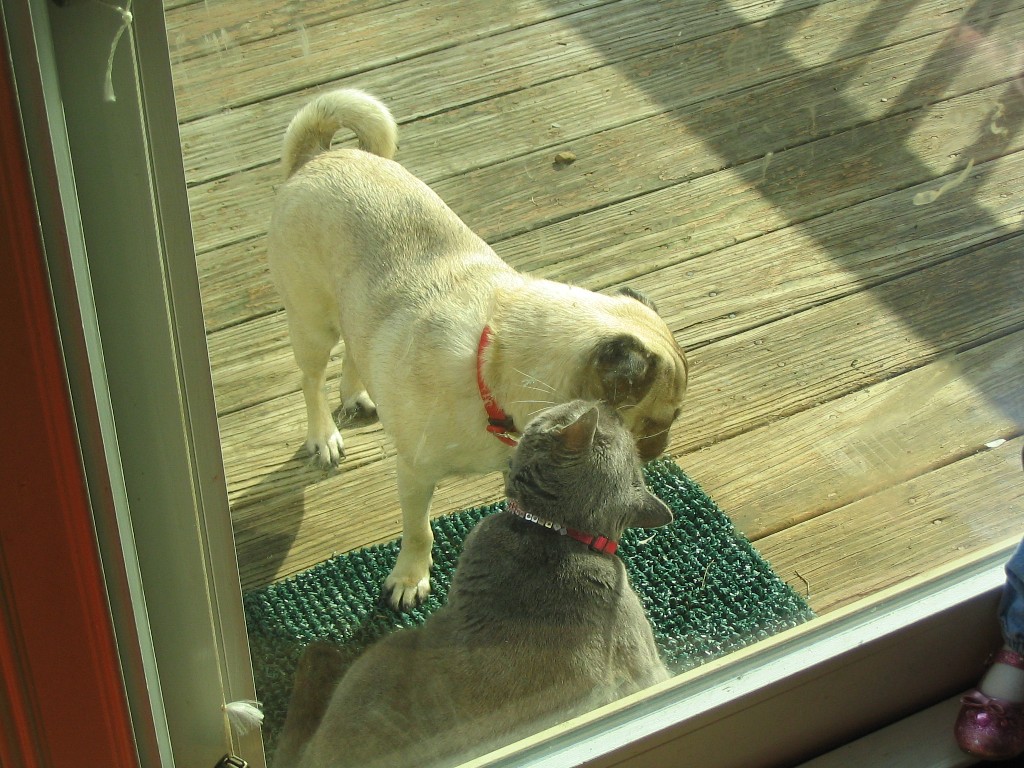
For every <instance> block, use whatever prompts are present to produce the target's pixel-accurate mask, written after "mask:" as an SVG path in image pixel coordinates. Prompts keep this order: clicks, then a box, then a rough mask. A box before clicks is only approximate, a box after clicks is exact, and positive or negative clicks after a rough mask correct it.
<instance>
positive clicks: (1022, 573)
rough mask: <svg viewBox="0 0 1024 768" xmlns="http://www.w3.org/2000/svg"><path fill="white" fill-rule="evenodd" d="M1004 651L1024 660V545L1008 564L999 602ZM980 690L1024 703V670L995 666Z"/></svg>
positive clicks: (1002, 665) (984, 679)
mask: <svg viewBox="0 0 1024 768" xmlns="http://www.w3.org/2000/svg"><path fill="white" fill-rule="evenodd" d="M999 623H1000V625H1001V626H1002V629H1003V649H1004V650H1008V651H1013V652H1014V653H1016V654H1018V655H1020V656H1024V541H1022V542H1021V543H1020V544H1019V545H1018V546H1017V550H1016V551H1015V552H1014V553H1013V557H1011V558H1010V561H1009V562H1008V563H1007V564H1006V585H1005V586H1004V587H1003V596H1002V598H1001V600H1000V602H999ZM978 689H979V690H980V691H981V692H982V693H984V694H986V695H988V696H992V697H994V698H997V699H1003V700H1004V701H1024V670H1022V669H1018V668H1017V667H1013V666H1010V665H1009V664H1003V663H1000V662H999V661H998V660H997V661H996V663H995V664H993V665H992V666H991V667H990V668H989V670H988V672H986V673H985V676H984V677H983V678H982V679H981V682H980V683H978Z"/></svg>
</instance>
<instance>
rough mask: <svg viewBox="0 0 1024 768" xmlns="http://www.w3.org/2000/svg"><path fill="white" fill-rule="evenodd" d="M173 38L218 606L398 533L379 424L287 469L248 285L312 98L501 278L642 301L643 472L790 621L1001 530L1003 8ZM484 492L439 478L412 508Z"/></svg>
mask: <svg viewBox="0 0 1024 768" xmlns="http://www.w3.org/2000/svg"><path fill="white" fill-rule="evenodd" d="M167 25H168V37H169V40H170V44H171V53H172V59H173V64H174V73H175V82H176V90H177V98H178V109H179V118H180V122H181V138H182V146H183V150H184V158H185V164H186V173H187V177H188V180H189V186H190V199H191V205H192V216H193V226H194V231H195V238H196V247H197V252H198V258H199V268H200V273H201V281H202V289H203V293H204V306H205V312H206V323H207V328H208V333H209V347H210V358H211V365H212V369H213V375H214V382H215V388H216V394H217V404H218V410H219V413H220V429H221V436H222V441H223V448H224V460H225V470H226V473H227V480H228V485H229V491H230V500H231V506H232V514H233V519H234V524H235V531H236V536H237V546H238V552H239V559H240V564H241V573H242V579H243V584H244V586H245V587H247V588H248V587H254V586H258V585H262V584H265V583H267V582H269V581H272V580H274V579H278V578H281V577H284V576H287V575H289V574H292V573H295V572H296V571H298V570H301V569H303V568H305V567H308V566H310V565H312V564H313V563H315V562H318V561H320V560H323V559H325V558H326V557H329V556H330V555H331V554H332V553H334V552H337V551H343V550H346V549H349V548H352V547H356V546H359V545H364V544H369V543H373V542H378V541H382V540H387V539H390V538H393V537H394V536H396V535H397V534H398V532H399V528H400V526H399V518H398V503H397V498H396V492H395V488H394V480H393V462H394V451H393V448H392V446H391V444H390V443H389V441H388V439H387V438H386V437H385V436H384V435H383V433H382V432H381V431H380V429H379V427H378V426H377V425H376V424H361V425H348V427H347V428H346V429H345V430H343V434H344V437H345V444H346V448H347V451H348V457H347V458H346V459H345V461H344V462H343V464H342V466H341V469H340V470H339V471H336V472H323V471H321V470H320V469H318V468H316V467H315V466H313V465H311V464H310V463H309V461H308V460H307V457H306V456H305V455H304V453H302V452H301V444H302V441H303V439H304V433H305V428H304V423H303V421H304V409H303V406H302V400H301V395H300V393H299V377H298V373H297V370H296V368H295V365H294V363H293V361H292V358H291V352H290V349H289V347H288V343H287V333H286V328H285V317H284V314H283V312H282V310H281V306H280V302H279V300H278V298H277V295H276V294H275V291H274V290H273V288H272V286H271V285H270V283H269V280H268V276H267V268H266V260H265V238H264V235H265V231H266V227H267V222H268V219H269V214H270V208H271V203H272V200H273V196H274V190H275V187H276V185H277V184H278V183H279V177H278V169H277V166H276V162H277V160H278V154H279V148H280V142H281V137H282V135H283V131H284V128H285V126H286V125H287V123H288V121H289V119H290V118H291V116H292V115H293V114H294V113H295V112H296V110H297V109H298V108H299V107H300V106H301V105H303V104H304V103H306V102H307V101H308V100H309V99H310V98H311V97H312V96H313V95H314V94H316V93H318V92H321V91H322V90H325V89H328V88H334V87H339V86H357V87H361V88H364V89H366V90H368V91H370V92H372V93H374V94H375V95H377V96H379V97H380V98H381V99H383V100H384V101H385V102H386V103H387V104H388V105H389V106H390V107H391V109H392V111H393V112H394V114H395V116H396V117H397V118H398V120H399V122H400V124H401V136H400V143H401V151H400V154H399V158H398V159H399V160H401V162H403V163H404V164H405V165H406V166H407V167H408V168H409V169H410V170H411V171H413V172H414V173H416V174H417V175H419V176H420V177H421V178H423V179H424V180H425V181H427V182H428V183H429V184H431V185H432V186H433V187H434V189H436V190H437V191H438V193H439V194H440V195H441V196H442V197H443V198H444V199H445V200H446V201H447V202H448V203H449V204H450V205H451V206H452V208H453V209H454V210H455V211H456V212H457V213H458V214H459V215H460V216H462V218H463V219H464V220H465V221H466V222H467V223H468V224H469V225H470V226H471V227H473V228H474V229H475V230H476V231H477V232H478V233H479V234H480V235H481V236H482V237H484V238H485V239H486V240H487V241H488V242H490V243H491V244H492V245H493V246H494V247H495V249H496V250H497V251H498V253H499V254H500V255H502V256H503V257H504V258H505V259H506V260H507V261H509V262H510V263H511V264H512V265H514V266H515V267H517V268H519V269H522V270H525V271H528V272H531V273H533V274H536V275H540V276H544V277H550V278H555V279H561V280H565V281H569V282H575V283H578V284H580V285H584V286H586V287H589V288H593V289H597V290H602V289H608V288H611V287H614V286H617V285H620V284H624V283H628V284H630V285H632V286H634V287H636V288H639V289H641V290H643V291H645V292H647V293H648V294H649V295H651V296H652V298H654V300H655V301H656V302H657V303H658V305H659V307H660V308H661V310H662V313H663V315H664V316H665V318H666V320H667V322H668V323H669V326H670V327H671V328H672V330H673V332H674V333H675V335H676V338H677V339H678V341H679V342H680V344H681V345H682V346H683V347H684V348H685V349H686V350H687V352H688V354H689V356H690V360H691V372H692V379H691V388H690V394H689V396H688V401H687V405H686V409H685V411H684V414H683V416H682V417H681V419H680V421H679V422H678V424H677V426H676V427H675V429H674V432H673V438H672V442H671V444H670V448H669V451H670V453H671V454H672V455H673V456H674V457H675V458H676V459H677V460H678V462H679V464H680V465H681V466H682V467H683V468H684V469H685V470H686V471H687V472H688V473H690V475H691V476H693V477H694V478H695V479H696V480H697V481H698V482H700V483H701V485H702V486H703V487H704V488H705V489H706V490H707V491H708V493H710V494H711V496H712V497H713V498H715V499H716V500H717V501H718V503H719V504H720V505H721V507H722V508H723V509H724V510H725V511H726V512H727V513H728V514H729V515H730V516H731V517H732V518H733V519H734V520H735V522H736V523H737V525H738V526H739V528H740V529H741V530H742V531H743V532H744V533H745V534H746V535H747V536H748V537H749V538H750V539H751V540H753V541H754V542H755V544H756V546H757V547H758V549H759V550H760V551H761V552H762V553H763V554H764V555H765V556H766V557H767V558H768V559H769V560H770V561H771V563H772V564H773V565H774V567H775V569H776V571H777V572H778V573H779V574H780V576H781V577H782V578H784V579H786V580H788V581H789V582H790V583H792V584H793V585H794V586H796V587H798V588H799V589H800V590H801V591H804V592H806V594H807V595H808V597H809V602H810V603H811V605H812V606H813V608H814V609H815V610H817V611H819V612H822V613H824V612H827V611H829V610H832V609H834V608H836V607H838V606H842V605H845V604H847V603H850V602H851V601H853V600H856V599H858V598H861V597H864V596H866V595H870V594H871V593H873V592H875V591H877V590H879V589H882V588H884V587H887V586H890V585H892V584H896V583H898V582H900V581H902V580H904V579H907V578H909V577H912V576H915V575H918V574H922V573H925V572H927V571H929V570H930V569H933V568H936V567H939V566H942V565H945V564H948V563H950V562H952V561H953V560H956V559H958V558H961V557H965V556H968V555H970V553H971V552H972V551H974V550H977V549H979V548H981V547H984V546H986V545H988V544H991V543H994V542H996V541H1000V540H1006V539H1011V538H1017V537H1019V536H1020V535H1021V533H1022V532H1024V474H1022V471H1021V458H1020V456H1021V448H1022V444H1024V437H1022V433H1024V257H1022V254H1021V248H1022V246H1024V233H1022V229H1021V228H1022V224H1024V197H1022V190H1024V135H1022V133H1021V123H1022V119H1024V80H1022V79H1021V72H1022V69H1024V44H1022V43H1021V42H1020V41H1022V40H1024V0H978V1H977V2H973V3H968V4H966V5H965V4H964V3H963V2H959V1H954V0H875V1H874V2H868V1H866V0H774V1H765V0H700V1H699V2H665V1H664V0H617V1H614V2H609V0H514V1H512V2H507V3H500V4H496V3H493V2H491V1H490V0H465V1H464V2H460V3H431V2H423V0H398V1H395V0H352V1H350V2H342V3H339V2H336V0H304V2H302V3H282V2H280V0H249V2H244V3H242V2H229V1H228V0H206V1H205V2H196V3H188V2H180V1H179V2H173V1H171V0H169V1H168V3H167ZM562 150H571V151H572V152H573V153H575V155H576V157H577V160H576V161H575V162H574V163H573V164H571V165H568V166H565V167H560V166H558V165H556V164H554V163H553V162H552V161H553V157H554V155H555V153H557V152H559V151H562ZM936 192H941V194H940V195H938V197H936V196H935V193H936ZM340 359H341V358H340V350H339V355H338V357H337V359H336V360H335V368H334V373H335V374H336V373H337V372H338V367H339V366H338V365H337V364H338V363H340ZM332 394H333V397H334V399H335V401H337V399H338V394H337V389H336V388H334V389H333V393H332ZM998 441H1005V442H1002V443H999V442H998ZM499 495H500V483H499V481H498V478H497V477H496V476H490V477H482V478H476V479H471V480H458V481H456V480H452V481H449V482H446V483H445V484H444V485H443V486H442V487H441V488H439V490H438V493H437V496H436V497H435V504H434V511H435V513H444V512H446V511H451V510H453V509H455V508H459V507H463V506H469V505H476V504H480V503H485V502H489V501H491V500H494V499H496V498H498V497H499Z"/></svg>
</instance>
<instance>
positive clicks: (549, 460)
mask: <svg viewBox="0 0 1024 768" xmlns="http://www.w3.org/2000/svg"><path fill="white" fill-rule="evenodd" d="M505 490H506V493H507V495H508V499H509V502H508V509H507V511H505V512H502V513H498V514H494V515H491V516H489V517H486V518H484V519H483V520H482V521H481V522H480V523H479V524H478V525H477V526H476V527H475V528H474V529H473V531H472V532H471V533H470V534H469V536H468V537H467V538H466V543H465V548H464V550H463V552H462V555H461V556H460V558H459V562H458V567H457V568H456V572H455V576H454V579H453V581H452V585H451V589H450V591H449V595H448V602H447V604H446V605H445V606H444V607H443V608H441V609H440V610H438V611H437V612H436V613H434V614H433V615H432V616H431V617H430V618H429V619H428V620H427V621H426V622H425V624H424V625H423V626H422V627H419V628H416V629H409V630H402V631H399V632H396V633H395V634H393V635H390V636H388V637H387V638H385V639H383V640H381V641H380V642H378V643H377V644H375V645H374V646H371V647H370V648H369V649H368V650H367V651H366V652H365V653H364V654H363V655H362V656H361V657H360V658H358V659H357V660H356V661H355V662H354V663H353V664H352V666H351V667H350V668H349V670H348V672H347V673H345V674H344V676H343V677H342V678H341V680H340V682H338V684H337V688H336V689H335V690H334V692H333V695H332V696H330V698H329V701H328V698H327V697H328V693H329V686H331V685H333V683H334V680H335V679H336V677H337V676H338V675H339V674H340V672H339V671H338V670H337V666H338V665H337V654H338V652H337V651H336V650H334V649H332V648H329V647H327V646H315V647H311V648H309V649H307V652H306V654H305V656H304V658H303V659H302V660H301V661H300V665H299V670H298V672H297V674H296V688H295V693H293V697H292V704H291V706H290V708H289V714H288V720H287V722H286V724H285V727H284V729H283V731H282V736H281V743H280V745H279V748H278V752H277V755H276V759H275V766H276V767H277V768H292V767H293V766H299V767H301V768H327V767H328V766H330V767H331V768H337V767H340V766H359V767H360V768H368V767H371V766H387V767H388V768H398V767H399V766H406V765H409V766H412V765H415V766H427V765H431V766H432V765H454V764H457V763H459V762H462V761H465V760H468V759H470V758H472V757H474V756H477V755H481V754H484V753H485V752H488V751H490V750H492V749H496V748H498V747H500V746H502V745H505V744H509V743H511V742H513V741H515V740H517V739H520V738H522V737H524V736H527V735H529V734H531V733H534V732H536V731H538V730H540V729H543V728H545V727H547V726H549V725H553V724H555V723H557V722H561V721H563V720H565V719H567V718H570V717H573V716H574V715H577V714H580V713H582V712H585V711H587V710H590V709H593V708H594V707H597V706H600V705H602V704H606V703H608V702H610V701H613V700H614V699H617V698H619V697H620V696H623V695H625V694H628V693H632V692H633V691H637V690H640V689H641V688H644V687H646V686H649V685H651V684H653V683H656V682H659V681H661V680H664V679H666V678H667V677H668V672H667V670H666V668H665V666H664V664H663V663H662V661H661V659H660V658H659V655H658V649H657V647H656V645H655V642H654V635H653V633H652V632H651V626H650V624H649V622H648V620H647V617H646V616H645V614H644V611H643V608H642V606H641V604H640V600H639V598H638V597H637V595H636V593H635V592H634V591H633V589H632V588H631V587H630V585H629V581H628V579H627V577H626V569H625V567H624V566H623V564H622V561H621V560H619V558H618V557H616V556H615V554H614V551H615V548H616V546H617V545H616V541H617V539H618V538H619V536H620V535H621V534H622V532H623V531H624V530H625V529H626V528H628V527H630V526H641V527H644V528H651V527H656V526H661V525H665V524H667V523H669V522H670V521H671V520H672V513H671V511H669V508H668V507H667V506H666V505H665V504H664V503H663V502H662V501H661V500H660V499H658V498H657V497H655V496H654V495H652V494H651V493H650V492H649V491H648V490H647V489H646V487H645V486H644V481H643V475H642V473H641V470H640V462H639V459H638V458H637V454H636V448H635V444H634V442H633V440H632V438H631V437H630V435H629V433H628V432H627V431H626V429H625V427H624V426H623V425H622V422H621V420H620V419H619V417H618V416H617V415H616V414H615V412H614V411H612V410H610V409H608V408H607V407H606V406H603V405H599V404H595V403H588V402H583V401H579V400H577V401H574V402H571V403H567V404H564V405H559V406H556V407H554V408H551V409H549V410H547V411H545V412H544V413H542V414H541V415H540V416H538V417H537V418H536V419H534V420H533V421H532V422H531V423H530V424H529V425H528V426H527V428H526V430H525V431H524V433H523V436H522V439H521V441H520V443H519V446H518V448H517V449H516V451H515V453H514V454H513V457H512V460H511V462H510V464H509V471H508V473H507V475H506V481H505ZM325 703H326V706H325ZM321 714H322V717H321Z"/></svg>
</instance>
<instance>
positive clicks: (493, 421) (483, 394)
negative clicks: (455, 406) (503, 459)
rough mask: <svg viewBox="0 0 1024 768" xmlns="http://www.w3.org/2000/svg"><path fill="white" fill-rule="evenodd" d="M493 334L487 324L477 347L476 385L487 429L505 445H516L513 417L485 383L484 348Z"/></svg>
mask: <svg viewBox="0 0 1024 768" xmlns="http://www.w3.org/2000/svg"><path fill="white" fill-rule="evenodd" d="M493 335H494V332H493V331H492V330H491V326H489V325H485V326H484V330H483V332H482V333H481V334H480V343H479V345H477V348H476V385H477V388H479V390H480V399H481V400H483V401H484V410H485V411H487V431H488V432H490V433H491V434H492V435H494V436H495V437H496V438H498V439H499V440H501V442H503V443H505V445H516V444H517V443H518V442H519V441H518V440H516V437H515V436H516V434H518V433H517V432H516V427H515V424H513V422H512V418H511V417H510V416H509V415H508V414H506V413H505V412H504V411H503V410H502V409H501V407H500V406H499V405H498V403H497V402H495V400H494V395H492V394H491V390H490V389H489V388H488V386H487V384H486V383H484V350H485V349H487V347H488V345H489V344H490V343H491V337H492V336H493Z"/></svg>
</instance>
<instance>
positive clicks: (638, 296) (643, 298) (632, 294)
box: [617, 285, 658, 312]
mask: <svg viewBox="0 0 1024 768" xmlns="http://www.w3.org/2000/svg"><path fill="white" fill-rule="evenodd" d="M617 292H618V293H619V295H621V296H628V297H629V298H631V299H635V300H636V301H639V302H640V303H641V304H643V305H644V306H645V307H650V308H651V309H653V310H654V311H655V312H657V311H658V307H657V305H656V304H655V303H654V300H653V299H651V298H649V297H648V296H647V294H644V293H641V292H640V291H638V290H637V289H636V288H630V287H629V286H628V285H624V286H622V287H621V288H619V290H618V291H617Z"/></svg>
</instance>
